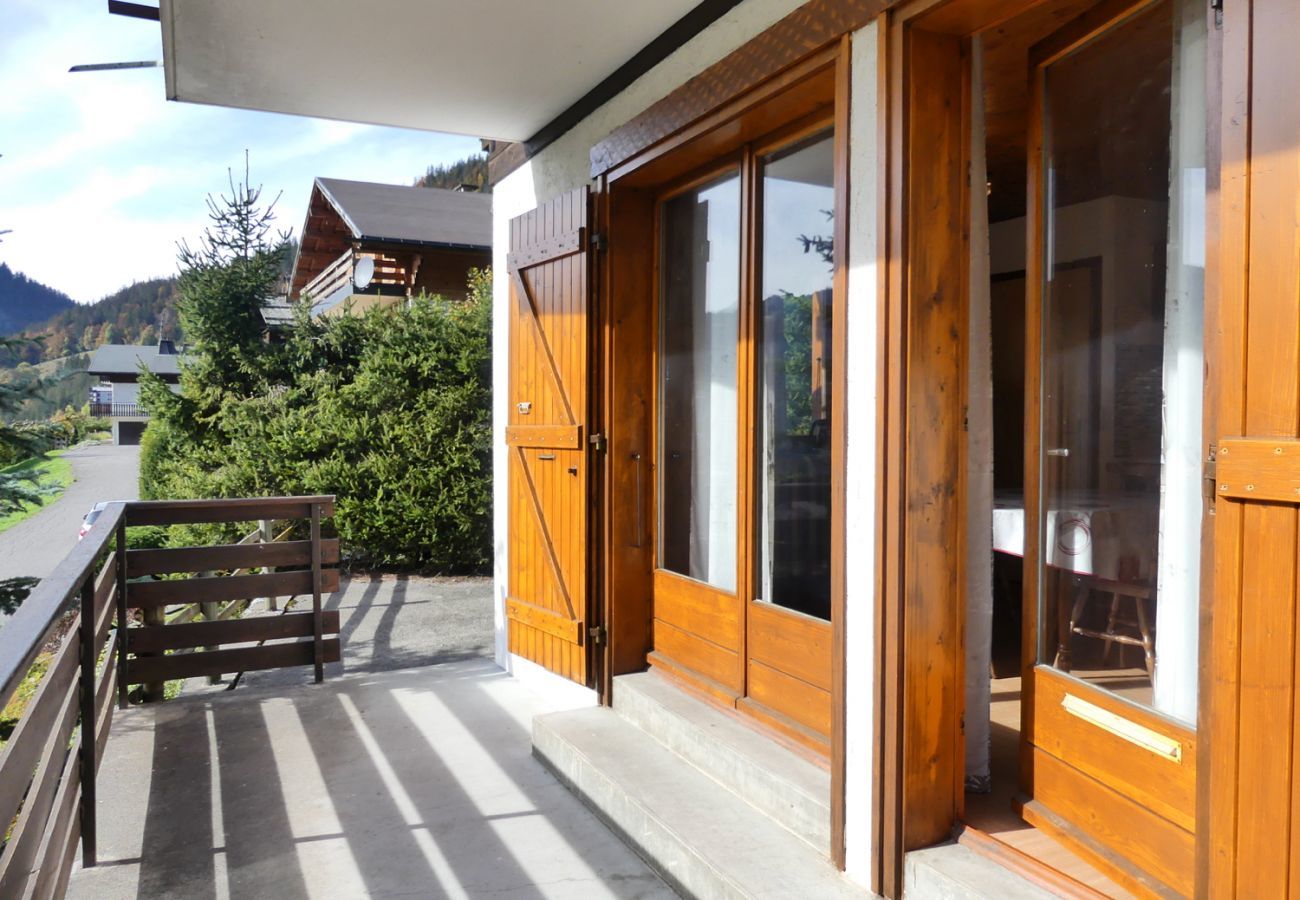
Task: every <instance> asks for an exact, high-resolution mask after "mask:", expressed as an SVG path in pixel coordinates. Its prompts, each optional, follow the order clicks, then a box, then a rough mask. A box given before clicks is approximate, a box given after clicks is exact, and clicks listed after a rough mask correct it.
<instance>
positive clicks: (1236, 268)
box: [872, 0, 1250, 897]
mask: <svg viewBox="0 0 1300 900" xmlns="http://www.w3.org/2000/svg"><path fill="white" fill-rule="evenodd" d="M1037 2H1038V0H1014V2H998V0H912V2H905V3H901V4H899V5H898V6H897V7H895V8H893V9H891V10H890V12H888V13H887V15H886V18H885V19H884V20H882V21H883V22H887V27H882V28H881V29H880V42H881V45H880V54H879V60H880V72H879V79H880V85H879V89H880V98H881V122H880V134H881V141H880V144H881V151H882V158H883V160H884V166H883V169H884V171H883V173H882V191H881V196H882V198H885V203H884V208H883V210H882V217H883V221H882V236H883V237H882V243H883V245H884V246H883V248H882V250H881V266H880V275H879V287H880V290H881V297H882V302H881V309H880V316H879V327H878V351H879V354H880V360H881V363H880V368H879V372H878V390H879V391H880V395H881V398H882V402H881V405H880V409H879V415H878V423H877V440H878V448H879V460H880V462H879V465H878V471H877V483H878V485H879V487H878V493H877V502H878V513H877V522H878V532H877V547H876V554H877V578H878V585H877V594H878V596H877V604H878V606H877V619H876V621H877V642H878V643H877V673H878V677H877V697H876V735H877V740H876V742H875V746H876V757H875V759H874V761H873V770H874V773H875V776H874V779H873V783H874V791H875V795H874V797H873V809H874V810H875V814H876V821H877V828H876V829H875V831H874V837H875V846H874V850H875V854H876V855H875V861H876V865H875V869H874V871H873V873H872V874H873V889H875V890H876V891H877V892H879V893H881V894H883V895H884V896H887V897H901V896H902V892H903V886H904V885H903V856H904V854H905V853H906V852H907V851H909V850H912V849H916V848H917V847H919V846H923V845H924V844H918V843H916V840H915V839H916V835H915V834H914V833H913V834H911V835H909V834H908V832H907V825H908V819H909V818H911V819H915V817H917V816H918V815H919V816H924V817H929V818H930V821H931V822H932V823H933V824H934V825H935V826H936V827H935V828H934V834H933V837H934V841H931V842H932V843H933V842H938V841H942V840H944V839H945V838H946V837H947V835H946V834H943V833H942V829H941V828H939V827H938V825H939V823H942V822H943V821H944V819H945V818H947V820H948V821H949V824H950V827H954V828H956V827H959V817H960V812H961V808H962V802H963V793H964V792H963V786H962V784H961V781H960V779H956V780H948V779H944V780H943V781H942V782H939V781H930V782H925V781H924V780H920V781H919V786H918V775H919V774H923V773H919V772H918V769H920V768H924V766H925V765H927V764H928V762H927V761H926V760H922V759H920V758H918V757H917V756H916V754H914V753H909V752H908V750H909V749H910V748H911V746H912V744H911V743H910V742H911V741H913V740H914V738H913V737H912V735H910V734H909V733H908V729H909V727H910V728H912V729H914V730H915V729H918V728H919V729H921V730H922V731H923V732H924V733H927V734H928V736H929V737H930V738H931V739H936V740H937V741H938V743H937V744H936V746H939V747H941V748H943V749H945V750H946V752H949V753H951V754H953V756H954V759H955V760H956V768H957V769H958V771H959V772H960V771H961V769H962V762H961V761H962V752H963V749H964V747H963V741H962V735H961V708H960V706H961V701H960V699H959V701H958V708H957V710H956V712H955V713H952V714H950V716H949V717H947V718H943V719H941V720H939V721H934V720H932V721H930V722H929V723H925V722H917V721H916V720H917V719H918V718H921V717H924V716H925V715H926V714H927V712H928V711H927V710H924V709H920V708H918V707H917V704H916V702H915V699H916V698H915V695H914V694H913V693H912V692H911V691H909V684H908V682H909V679H910V678H916V677H917V676H918V674H920V673H921V672H922V671H923V670H924V668H925V664H926V654H927V653H932V652H933V649H934V648H935V647H936V646H946V645H947V642H948V641H949V640H950V638H951V635H953V634H955V635H956V637H957V641H956V643H957V660H958V663H960V662H961V661H963V660H964V649H965V648H964V632H963V630H962V629H961V627H960V620H961V619H962V618H964V611H963V609H962V607H961V604H960V603H948V604H946V605H945V604H943V603H939V604H938V605H939V606H940V607H941V608H940V609H938V610H937V613H938V621H937V623H936V622H931V623H930V624H931V626H932V627H931V628H930V629H929V630H928V631H927V632H926V633H924V634H920V633H918V632H917V629H916V628H915V625H916V622H915V619H913V620H912V621H909V616H908V613H909V612H913V613H914V612H915V611H914V610H909V609H908V608H907V605H906V604H905V602H904V598H905V597H906V596H907V594H906V588H907V586H908V585H907V579H906V571H905V566H904V552H905V549H906V544H905V535H906V533H907V532H906V526H907V524H908V521H909V518H910V514H909V512H908V509H907V492H906V490H905V489H904V487H903V485H904V479H906V478H907V476H908V472H907V469H906V463H907V458H906V454H905V448H906V441H907V438H908V437H909V434H910V433H909V432H908V431H907V428H908V425H909V423H908V420H907V415H906V414H907V411H908V399H909V394H908V383H907V382H908V378H907V375H906V369H905V368H904V366H905V365H906V362H907V352H908V347H907V341H908V338H909V333H908V330H907V316H908V314H909V311H910V310H911V308H912V305H913V304H914V303H915V302H916V301H917V298H915V297H910V296H909V295H908V293H907V291H908V289H909V285H908V281H907V278H908V265H909V259H908V242H909V236H910V234H911V229H912V228H913V225H914V223H913V222H911V221H909V213H910V212H911V210H912V209H913V208H914V205H913V201H912V200H911V198H910V197H909V194H908V187H909V186H908V183H907V179H908V177H909V175H910V174H911V173H912V171H913V169H914V166H915V163H916V156H917V154H918V152H920V153H924V152H927V151H930V150H932V148H927V147H921V148H917V147H916V146H914V145H913V144H912V142H910V141H909V140H908V138H907V134H908V131H909V129H913V130H915V131H920V130H923V128H919V127H917V126H918V121H917V117H916V110H915V109H913V108H912V103H911V102H910V100H911V95H910V94H909V92H910V91H913V90H914V89H915V85H914V82H913V80H914V78H915V77H916V74H915V70H914V68H913V66H912V61H911V59H910V56H909V52H908V47H907V41H908V39H909V37H910V36H911V33H912V29H913V27H914V26H916V25H917V24H919V21H918V20H920V19H921V18H922V17H927V18H926V20H925V23H924V24H925V25H926V27H927V28H929V27H939V28H942V29H944V30H945V31H950V32H951V33H956V32H957V31H960V30H964V32H965V33H966V34H970V33H972V32H978V31H980V30H985V29H987V28H988V27H992V26H993V25H997V24H1001V23H1003V22H1006V21H1008V20H1010V19H1011V18H1013V17H1014V16H1016V15H1018V14H1019V13H1020V12H1022V11H1024V10H1026V9H1028V8H1029V7H1031V6H1033V5H1035V4H1036V3H1037ZM1104 5H1107V6H1111V5H1113V3H1105V4H1104ZM1236 24H1237V26H1238V27H1237V29H1236V30H1231V29H1228V28H1225V29H1224V31H1220V30H1217V29H1216V27H1215V23H1214V16H1213V13H1211V15H1210V27H1209V36H1208V60H1207V68H1206V81H1207V85H1206V89H1207V117H1206V123H1207V132H1208V133H1207V147H1206V168H1207V195H1208V198H1209V199H1208V202H1207V205H1206V241H1207V248H1206V251H1207V255H1206V261H1207V262H1206V275H1205V278H1206V283H1205V323H1206V339H1205V340H1206V343H1205V352H1206V359H1207V361H1208V360H1211V359H1213V360H1214V361H1215V362H1222V360H1220V354H1219V353H1218V352H1217V350H1216V347H1217V344H1218V342H1219V341H1221V340H1223V338H1222V337H1221V334H1220V332H1222V333H1230V334H1238V333H1239V332H1240V323H1239V322H1237V319H1239V318H1240V311H1238V312H1237V314H1236V316H1237V318H1233V316H1232V315H1225V309H1226V306H1225V304H1224V303H1223V300H1222V299H1221V294H1228V293H1231V294H1232V295H1233V296H1236V295H1237V294H1242V295H1244V282H1243V281H1242V280H1241V278H1240V272H1241V271H1242V270H1244V267H1245V264H1244V258H1245V249H1244V248H1245V246H1246V240H1245V238H1244V237H1243V236H1242V235H1243V233H1244V231H1245V222H1246V218H1247V215H1246V213H1245V210H1246V209H1247V208H1248V204H1247V202H1246V193H1247V179H1246V178H1245V177H1244V174H1245V173H1244V169H1245V164H1244V163H1242V164H1240V165H1238V166H1236V167H1235V168H1234V169H1233V171H1232V174H1234V175H1235V176H1236V178H1235V180H1234V181H1233V183H1232V185H1231V187H1229V185H1228V184H1227V183H1226V182H1225V184H1224V186H1223V198H1222V200H1221V202H1219V203H1215V202H1213V198H1214V192H1215V191H1216V189H1218V187H1219V179H1220V174H1221V165H1222V159H1223V157H1222V153H1221V146H1222V145H1229V146H1230V147H1231V149H1232V150H1233V151H1235V152H1236V153H1237V154H1238V156H1237V157H1236V158H1239V159H1241V160H1245V159H1247V158H1248V154H1247V152H1246V137H1245V134H1246V124H1245V123H1246V118H1247V117H1246V116H1244V115H1235V116H1233V115H1229V114H1228V113H1227V112H1225V111H1224V109H1223V107H1224V101H1223V97H1224V96H1228V95H1231V96H1234V97H1241V98H1244V97H1245V96H1247V94H1248V92H1249V78H1250V74H1249V64H1248V59H1249V36H1248V28H1249V10H1248V9H1244V8H1243V9H1241V10H1238V11H1237V15H1236ZM1225 32H1226V34H1227V37H1226V38H1225ZM954 52H955V48H954ZM1229 57H1231V58H1230V59H1229ZM1225 59H1228V62H1227V63H1225ZM1225 77H1226V78H1227V79H1228V81H1229V84H1228V85H1227V86H1225V84H1224V78H1225ZM963 82H964V83H965V84H968V82H969V76H968V75H966V76H964V77H963ZM961 96H962V97H963V98H964V99H968V88H965V89H963V91H962V92H961ZM1239 102H1240V103H1243V104H1244V102H1245V101H1244V99H1242V100H1240V101H1239ZM1222 171H1223V174H1224V177H1225V178H1226V176H1227V174H1228V173H1227V169H1226V167H1225V168H1224V169H1223V170H1222ZM965 189H966V188H965V187H964V188H963V190H965ZM1027 212H1031V211H1029V210H1027ZM1221 233H1226V234H1227V237H1228V238H1229V240H1226V241H1224V242H1223V247H1224V251H1223V252H1222V253H1221V252H1220V235H1221ZM1233 272H1235V273H1237V276H1238V277H1237V278H1236V279H1235V280H1234V279H1233V278H1231V277H1229V278H1227V279H1226V280H1222V279H1224V276H1225V274H1227V273H1233ZM1229 287H1230V288H1231V290H1229ZM1229 299H1231V298H1229ZM1243 302H1244V301H1243ZM1227 305H1229V306H1230V305H1231V304H1227ZM1229 312H1230V311H1229ZM1216 326H1217V327H1216ZM1030 327H1032V323H1029V322H1026V330H1027V332H1028V329H1029V328H1030ZM1234 327H1236V329H1237V330H1236V331H1233V330H1232V329H1233V328H1234ZM961 334H962V344H963V346H964V344H965V335H966V330H965V328H964V327H963V328H962V330H961ZM1240 369H1241V366H1240V361H1237V366H1236V368H1234V369H1232V370H1231V371H1216V367H1214V366H1211V369H1210V375H1209V378H1208V380H1207V385H1206V390H1205V407H1204V427H1203V430H1204V434H1205V439H1206V441H1207V442H1212V441H1214V440H1215V435H1216V434H1217V431H1216V424H1215V421H1216V418H1218V417H1220V416H1221V415H1222V410H1224V409H1233V410H1235V409H1236V407H1233V406H1232V405H1231V403H1232V402H1236V403H1238V404H1240V397H1235V398H1230V401H1231V402H1230V401H1229V400H1225V399H1224V397H1226V396H1228V395H1229V394H1231V393H1232V392H1231V391H1229V390H1225V386H1229V385H1230V384H1232V383H1236V382H1235V381H1234V380H1233V379H1234V378H1235V377H1236V376H1238V375H1240ZM1225 403H1227V404H1228V405H1227V406H1225V405H1224V404H1225ZM1026 424H1027V425H1028V421H1027V422H1026ZM1209 446H1211V447H1212V444H1209ZM1029 474H1030V473H1029V471H1028V469H1026V472H1025V475H1026V477H1028V476H1029ZM959 500H960V503H959V514H957V515H956V516H955V520H954V521H953V523H952V528H953V531H954V533H955V534H958V535H960V534H963V533H964V530H965V524H964V523H965V516H964V504H965V498H964V497H960V496H959ZM1212 514H1213V513H1212V511H1211V512H1210V515H1212ZM1210 522H1212V519H1207V525H1206V527H1204V528H1203V529H1202V557H1201V559H1202V580H1201V595H1200V610H1201V615H1200V618H1201V628H1200V663H1199V669H1200V683H1199V701H1198V721H1199V723H1200V728H1199V729H1198V731H1197V738H1198V741H1199V742H1200V752H1199V753H1198V756H1197V770H1198V771H1197V786H1196V791H1197V799H1196V821H1197V827H1196V873H1195V883H1196V886H1197V887H1196V890H1197V895H1198V896H1201V895H1204V894H1205V892H1206V891H1207V890H1208V885H1209V875H1210V869H1211V865H1212V859H1211V852H1210V851H1211V849H1212V848H1213V847H1215V846H1223V845H1226V844H1228V843H1229V842H1230V839H1231V838H1230V836H1229V837H1226V838H1215V840H1214V841H1213V842H1212V840H1211V818H1212V816H1211V812H1212V805H1211V800H1212V797H1213V796H1214V793H1213V791H1212V786H1211V782H1210V778H1209V777H1208V776H1209V775H1210V771H1211V768H1212V763H1213V760H1214V754H1212V753H1211V752H1210V747H1211V744H1210V734H1209V732H1210V728H1209V727H1208V726H1209V725H1210V723H1211V721H1212V720H1211V710H1214V711H1215V712H1217V717H1218V719H1219V720H1221V721H1224V724H1225V725H1228V724H1231V723H1229V722H1227V721H1225V720H1227V719H1229V718H1231V713H1235V711H1236V710H1235V707H1232V706H1231V704H1230V703H1226V702H1224V701H1223V699H1222V698H1220V699H1218V700H1215V697H1216V691H1215V688H1214V686H1213V684H1212V674H1213V672H1214V671H1215V670H1214V663H1215V658H1216V657H1215V656H1213V655H1212V650H1213V648H1214V646H1215V643H1216V642H1215V640H1214V635H1215V634H1216V633H1219V632H1223V631H1224V630H1225V628H1226V629H1230V628H1231V627H1232V626H1233V625H1234V624H1235V619H1233V618H1232V616H1230V615H1229V614H1227V613H1224V612H1220V614H1219V615H1218V616H1217V617H1216V615H1215V614H1214V607H1213V594H1214V578H1213V576H1214V528H1213V527H1210ZM1026 533H1028V523H1027V531H1026ZM954 546H964V540H959V541H958V542H957V543H955V544H954ZM1028 549H1029V548H1028V547H1026V550H1027V551H1028ZM1027 556H1028V554H1027ZM932 612H936V611H932ZM954 623H956V624H955V625H954ZM936 624H940V625H948V626H950V627H951V628H952V629H953V630H952V631H951V632H945V631H944V629H943V628H942V627H933V626H935V625H936ZM1219 655H1220V656H1221V655H1223V654H1219ZM1220 668H1222V664H1221V663H1220ZM950 673H951V677H952V681H951V683H950V684H949V685H948V688H949V689H950V690H951V691H953V692H955V693H956V694H957V695H958V697H959V698H960V697H961V696H962V695H963V688H964V672H962V670H961V667H960V665H956V666H953V667H952V668H951V669H950ZM1219 693H1225V691H1223V690H1220V691H1219ZM1216 704H1217V705H1216ZM927 725H928V731H927ZM1220 767H1221V768H1222V765H1221V764H1220ZM922 788H928V789H922ZM1218 791H1219V792H1220V794H1226V791H1225V790H1224V788H1222V787H1219V788H1218ZM1219 806H1220V807H1223V808H1225V809H1226V807H1227V803H1226V802H1223V801H1221V802H1220V803H1219ZM1225 830H1227V829H1225Z"/></svg>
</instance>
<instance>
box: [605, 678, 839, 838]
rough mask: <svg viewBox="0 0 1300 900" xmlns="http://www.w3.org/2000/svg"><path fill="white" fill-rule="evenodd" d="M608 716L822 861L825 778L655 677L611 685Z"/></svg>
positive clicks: (827, 820) (827, 813)
mask: <svg viewBox="0 0 1300 900" xmlns="http://www.w3.org/2000/svg"><path fill="white" fill-rule="evenodd" d="M614 711H615V712H616V713H618V714H619V715H621V716H622V717H623V718H625V719H627V720H628V721H629V722H631V723H632V724H633V725H635V726H637V727H638V728H639V729H641V730H642V731H644V732H645V733H646V734H648V735H650V736H651V737H653V738H654V739H655V740H657V741H658V742H659V743H661V744H663V745H664V746H665V747H667V748H668V749H669V750H671V751H672V752H673V753H675V754H677V755H678V756H680V757H681V758H682V759H684V760H686V761H687V762H689V763H690V764H691V765H693V766H695V768H697V769H699V770H700V771H701V772H703V773H704V774H705V775H708V776H709V777H710V778H712V779H713V780H714V781H716V782H717V783H718V784H720V785H722V786H723V787H725V788H727V789H728V790H729V791H731V792H732V793H734V794H735V795H736V796H738V797H740V798H741V799H742V800H744V801H745V802H747V803H749V804H750V805H751V806H753V807H754V808H756V809H757V810H758V811H760V812H762V813H763V814H765V815H767V816H769V817H770V818H771V819H773V820H774V821H775V822H777V823H778V824H780V825H782V826H784V827H785V828H786V829H788V830H789V831H790V832H791V833H793V834H794V835H795V836H797V837H799V838H800V839H802V840H803V841H805V842H807V843H808V845H809V846H811V847H812V848H813V849H814V850H816V851H818V852H819V853H821V854H822V855H823V856H829V855H830V845H831V836H830V832H831V810H830V795H831V776H830V773H829V772H827V771H826V770H825V769H822V768H820V767H818V766H816V765H814V764H813V763H811V762H809V761H808V760H807V759H804V758H803V757H801V756H799V755H798V754H797V753H793V752H791V751H790V750H787V749H786V748H785V747H782V746H781V745H780V744H778V743H776V742H775V741H773V740H771V739H770V738H768V737H766V736H764V735H763V734H760V733H759V732H757V731H755V730H754V729H753V728H751V727H749V726H747V725H745V724H744V723H743V722H740V721H738V720H737V718H736V717H735V716H734V715H728V714H727V713H725V712H723V711H722V710H719V709H718V708H716V707H714V706H711V705H710V704H708V703H705V702H704V701H703V700H699V699H696V698H695V697H692V696H691V695H690V694H687V693H686V692H684V691H682V690H681V689H680V688H677V687H676V686H674V685H673V684H671V683H669V682H668V681H667V680H665V679H664V677H663V676H662V675H659V674H658V673H655V672H640V673H637V674H635V675H621V676H619V677H618V678H615V679H614Z"/></svg>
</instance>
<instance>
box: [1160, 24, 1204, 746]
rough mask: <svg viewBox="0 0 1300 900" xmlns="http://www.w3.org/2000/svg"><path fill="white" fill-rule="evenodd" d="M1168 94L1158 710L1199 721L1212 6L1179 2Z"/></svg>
mask: <svg viewBox="0 0 1300 900" xmlns="http://www.w3.org/2000/svg"><path fill="white" fill-rule="evenodd" d="M1172 40H1173V45H1174V52H1173V78H1172V88H1173V96H1172V97H1171V98H1170V112H1171V119H1172V121H1171V122H1170V126H1171V127H1170V135H1171V137H1170V154H1169V158H1170V172H1169V243H1168V253H1167V277H1166V280H1165V333H1164V367H1163V368H1164V370H1163V375H1162V377H1163V389H1164V410H1163V413H1164V428H1163V439H1162V443H1161V461H1160V492H1161V493H1160V554H1159V563H1158V568H1157V587H1156V590H1157V594H1156V596H1157V602H1156V640H1155V643H1156V677H1155V700H1154V705H1155V708H1156V709H1158V710H1159V711H1161V712H1163V713H1166V714H1168V715H1170V716H1173V717H1175V718H1177V719H1181V720H1183V721H1185V722H1188V723H1195V721H1196V688H1197V678H1196V667H1197V640H1198V623H1199V618H1200V616H1199V605H1200V593H1201V592H1200V568H1201V503H1202V501H1201V466H1202V459H1203V454H1204V450H1203V443H1204V440H1203V437H1202V433H1201V423H1202V415H1201V413H1202V402H1203V396H1204V370H1205V358H1204V345H1205V337H1204V335H1205V326H1204V306H1205V134H1206V131H1205V125H1206V123H1205V51H1206V18H1205V4H1204V3H1202V2H1201V0H1177V3H1176V8H1175V11H1174V33H1173V36H1172Z"/></svg>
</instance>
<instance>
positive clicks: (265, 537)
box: [257, 519, 280, 612]
mask: <svg viewBox="0 0 1300 900" xmlns="http://www.w3.org/2000/svg"><path fill="white" fill-rule="evenodd" d="M272 525H273V523H272V522H271V520H270V519H261V520H260V521H258V523H257V540H258V543H261V544H270V543H272V542H273V541H274V540H275V531H274V529H273V527H272ZM270 571H271V567H270V566H263V567H262V572H263V573H266V572H270ZM266 608H267V609H268V610H269V611H271V612H278V611H279V609H280V599H279V598H278V597H267V598H266Z"/></svg>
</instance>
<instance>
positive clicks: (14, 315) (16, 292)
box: [0, 263, 77, 334]
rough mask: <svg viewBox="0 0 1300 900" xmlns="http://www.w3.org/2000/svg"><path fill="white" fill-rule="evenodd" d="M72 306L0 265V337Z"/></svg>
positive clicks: (50, 290) (62, 296)
mask: <svg viewBox="0 0 1300 900" xmlns="http://www.w3.org/2000/svg"><path fill="white" fill-rule="evenodd" d="M76 305H77V304H76V303H75V302H73V300H72V298H71V297H69V296H68V295H67V294H65V293H63V292H62V291H56V290H55V289H54V288H52V287H46V286H45V285H43V284H41V283H40V282H39V281H33V280H32V279H30V278H28V277H27V276H26V275H24V274H22V273H21V272H15V271H14V270H13V269H11V268H9V266H8V265H7V264H5V263H0V334H18V333H19V332H20V331H23V330H24V329H26V328H30V327H31V326H33V325H37V324H39V323H41V322H44V321H46V320H47V319H50V318H52V317H53V316H55V315H56V314H58V313H60V312H62V311H64V310H67V309H71V308H72V307H74V306H76Z"/></svg>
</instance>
